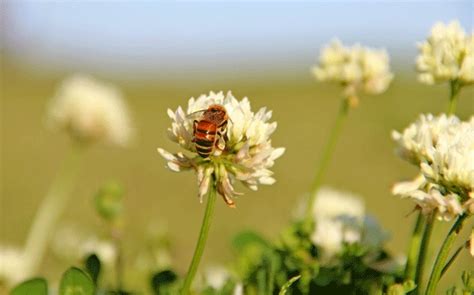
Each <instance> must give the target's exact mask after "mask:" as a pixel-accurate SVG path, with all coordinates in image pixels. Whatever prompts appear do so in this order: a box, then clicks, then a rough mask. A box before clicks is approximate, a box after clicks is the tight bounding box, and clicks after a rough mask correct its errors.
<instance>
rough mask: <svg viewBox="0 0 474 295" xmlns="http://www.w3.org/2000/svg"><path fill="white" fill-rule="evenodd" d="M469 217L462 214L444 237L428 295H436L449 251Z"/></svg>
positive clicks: (429, 283) (432, 273)
mask: <svg viewBox="0 0 474 295" xmlns="http://www.w3.org/2000/svg"><path fill="white" fill-rule="evenodd" d="M466 218H467V214H464V215H461V216H459V217H458V218H457V220H456V222H455V223H454V225H453V226H452V227H451V229H450V231H449V233H448V235H447V236H446V238H445V239H444V242H443V244H442V245H441V248H440V250H439V252H438V256H437V257H436V261H435V264H434V266H433V270H432V271H431V276H430V280H429V282H428V288H427V290H426V295H434V294H436V287H437V285H438V282H439V279H440V278H441V273H442V272H443V269H444V266H445V263H446V260H447V259H448V255H449V251H450V250H451V247H452V246H453V244H454V241H455V240H456V238H457V236H458V234H459V232H460V231H461V228H462V226H463V223H464V221H465V220H466Z"/></svg>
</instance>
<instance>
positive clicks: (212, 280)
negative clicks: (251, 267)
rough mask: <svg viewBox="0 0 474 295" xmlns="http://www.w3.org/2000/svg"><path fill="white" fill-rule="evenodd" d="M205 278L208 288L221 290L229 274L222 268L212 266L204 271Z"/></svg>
mask: <svg viewBox="0 0 474 295" xmlns="http://www.w3.org/2000/svg"><path fill="white" fill-rule="evenodd" d="M205 278H206V282H207V285H208V286H210V287H212V288H213V289H214V290H221V289H222V288H223V287H224V285H225V283H226V282H227V280H228V279H229V278H230V273H229V271H227V269H225V268H224V267H222V266H212V267H208V268H207V269H206V271H205Z"/></svg>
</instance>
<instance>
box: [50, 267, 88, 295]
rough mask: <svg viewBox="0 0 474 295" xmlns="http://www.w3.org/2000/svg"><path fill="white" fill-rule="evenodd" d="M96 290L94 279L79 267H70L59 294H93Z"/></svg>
mask: <svg viewBox="0 0 474 295" xmlns="http://www.w3.org/2000/svg"><path fill="white" fill-rule="evenodd" d="M94 291H95V286H94V282H92V279H91V278H90V277H89V275H88V274H87V273H85V272H84V271H82V270H80V269H79V268H77V267H71V268H70V269H68V270H67V271H66V272H65V273H64V274H63V276H62V278H61V282H60V284H59V295H93V294H94Z"/></svg>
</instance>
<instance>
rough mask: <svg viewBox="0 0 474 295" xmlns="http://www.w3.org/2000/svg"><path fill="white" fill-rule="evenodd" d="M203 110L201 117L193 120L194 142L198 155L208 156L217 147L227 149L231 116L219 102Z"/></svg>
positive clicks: (221, 149)
mask: <svg viewBox="0 0 474 295" xmlns="http://www.w3.org/2000/svg"><path fill="white" fill-rule="evenodd" d="M198 112H199V111H198ZM202 112H203V113H202V116H201V118H200V119H199V120H194V122H193V142H194V144H195V146H196V152H197V153H198V155H200V156H201V157H203V158H208V157H209V156H210V155H211V154H212V153H213V152H214V151H216V149H218V150H220V151H223V150H224V149H225V144H226V142H227V121H228V119H229V116H228V115H227V111H226V109H225V108H224V107H223V106H222V105H219V104H213V105H210V106H209V107H208V108H207V109H206V110H203V111H202Z"/></svg>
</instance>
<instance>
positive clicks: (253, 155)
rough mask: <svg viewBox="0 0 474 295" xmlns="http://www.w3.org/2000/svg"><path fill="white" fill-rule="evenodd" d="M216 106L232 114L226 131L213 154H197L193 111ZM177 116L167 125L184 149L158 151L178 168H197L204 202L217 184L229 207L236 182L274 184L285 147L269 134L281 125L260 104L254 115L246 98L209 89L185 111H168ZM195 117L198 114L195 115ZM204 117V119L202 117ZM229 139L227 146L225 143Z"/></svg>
mask: <svg viewBox="0 0 474 295" xmlns="http://www.w3.org/2000/svg"><path fill="white" fill-rule="evenodd" d="M212 105H220V106H222V107H224V108H225V110H226V113H227V115H228V118H229V119H228V122H227V127H226V130H225V132H224V133H225V134H221V135H220V136H219V135H218V134H216V137H215V144H213V146H212V147H211V150H212V153H211V154H210V156H209V157H208V158H204V157H202V156H200V155H198V153H197V152H198V151H197V149H196V142H195V141H194V140H193V139H194V124H195V123H194V120H193V114H195V113H196V112H198V113H199V112H200V111H203V110H206V109H208V108H209V107H210V106H212ZM168 115H169V117H170V118H171V120H172V124H171V127H170V128H169V129H168V134H169V137H170V139H171V140H172V141H174V142H176V143H178V144H179V145H180V146H181V148H183V149H184V150H185V152H178V153H174V154H172V153H169V152H167V151H165V150H164V149H161V148H159V149H158V152H159V153H160V154H161V155H162V156H163V157H164V158H165V159H166V160H167V161H168V164H167V165H168V168H169V169H171V170H173V171H176V172H178V171H183V170H190V169H192V170H195V171H196V174H197V182H198V188H199V193H198V195H199V199H200V200H201V201H202V198H203V197H204V195H206V194H207V192H208V191H209V188H210V186H211V185H215V186H216V188H217V191H218V192H219V194H220V195H221V196H222V197H223V198H224V200H225V202H226V203H227V205H229V206H230V207H234V206H235V204H234V201H233V200H232V199H233V198H234V197H235V196H237V195H240V193H238V192H236V191H235V190H234V183H235V182H236V181H240V182H241V183H242V184H244V185H245V186H247V187H248V188H250V189H251V190H257V188H258V185H260V184H266V185H270V184H273V183H274V182H275V179H274V178H273V176H272V175H273V172H272V171H271V170H270V168H271V167H272V166H273V165H274V161H275V160H276V159H277V158H279V157H280V156H281V155H282V154H283V153H284V151H285V149H284V148H274V147H273V146H272V142H271V139H270V136H271V135H272V134H273V132H274V131H275V130H276V127H277V123H276V122H269V120H270V119H271V116H272V112H271V111H267V110H266V108H261V109H260V110H259V111H258V112H256V113H254V112H252V110H251V107H250V102H249V100H248V99H247V98H244V99H242V100H240V101H239V100H237V99H236V98H235V97H234V96H233V95H232V93H231V92H228V93H227V94H226V95H224V93H223V92H218V93H214V92H210V93H209V95H201V96H199V97H198V98H197V99H195V98H191V99H190V100H189V102H188V106H187V108H186V110H183V108H181V107H178V109H177V110H175V111H172V110H170V109H169V110H168ZM194 119H196V118H194ZM197 119H199V117H198V118H197ZM222 141H224V144H223V146H222V145H221V143H222Z"/></svg>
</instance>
